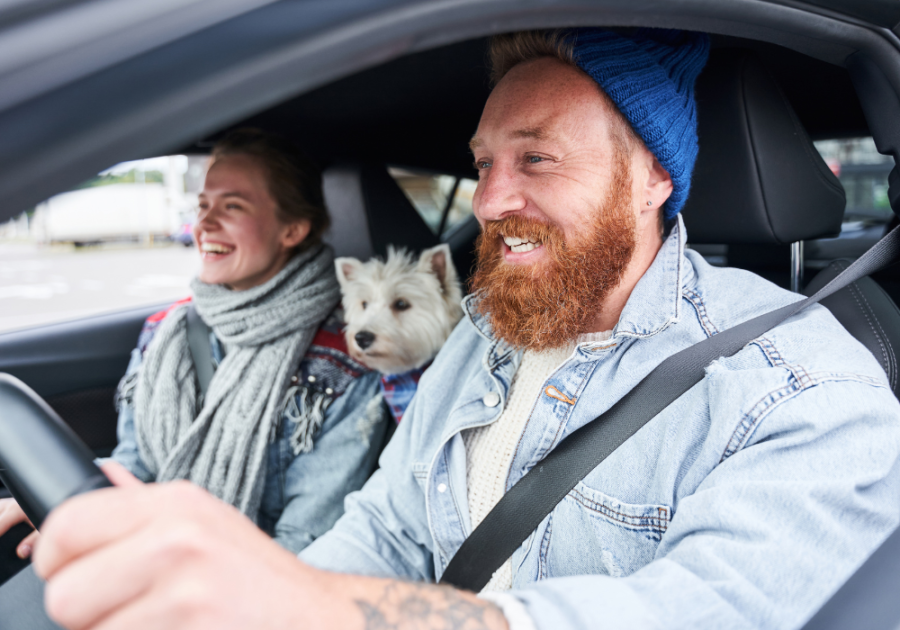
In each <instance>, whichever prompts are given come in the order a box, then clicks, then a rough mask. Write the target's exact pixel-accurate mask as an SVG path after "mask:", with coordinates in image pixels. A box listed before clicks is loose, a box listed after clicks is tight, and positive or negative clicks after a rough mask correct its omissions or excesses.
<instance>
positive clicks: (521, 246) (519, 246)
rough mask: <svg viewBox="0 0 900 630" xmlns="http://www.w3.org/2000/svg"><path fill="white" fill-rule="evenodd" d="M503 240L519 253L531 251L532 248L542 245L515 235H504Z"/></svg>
mask: <svg viewBox="0 0 900 630" xmlns="http://www.w3.org/2000/svg"><path fill="white" fill-rule="evenodd" d="M503 242H504V243H506V245H507V247H509V249H510V250H511V251H513V252H515V253H517V254H518V253H521V252H530V251H531V250H533V249H537V248H538V247H540V243H535V242H533V241H526V240H524V239H521V238H517V237H515V236H504V237H503Z"/></svg>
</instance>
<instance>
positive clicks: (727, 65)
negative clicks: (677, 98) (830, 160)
mask: <svg viewBox="0 0 900 630" xmlns="http://www.w3.org/2000/svg"><path fill="white" fill-rule="evenodd" d="M696 97H697V116H698V130H697V133H698V135H699V138H700V152H699V155H698V156H697V165H696V167H695V169H694V178H693V183H692V186H691V193H690V197H689V198H688V201H687V204H686V205H685V208H684V210H683V211H682V214H683V216H684V222H685V224H686V226H687V231H688V240H689V241H690V242H692V243H744V244H765V243H782V244H783V243H791V242H794V241H800V240H804V239H812V238H822V237H826V236H836V235H837V234H838V233H839V232H840V229H841V220H842V218H843V216H844V206H845V201H846V200H845V196H844V189H843V187H842V186H841V184H840V182H839V181H838V179H837V177H835V176H834V174H833V173H832V172H831V171H830V170H829V169H828V166H827V165H826V164H825V161H824V160H823V159H822V157H821V156H820V155H819V153H818V152H817V151H816V149H815V147H814V146H813V144H812V141H811V140H810V139H809V136H808V135H807V133H806V130H805V129H804V128H803V127H802V126H801V124H800V121H799V120H798V118H797V115H796V114H795V113H794V110H793V109H792V108H791V106H790V104H789V103H788V101H787V99H786V98H785V96H784V94H783V93H782V91H781V89H780V88H779V87H778V85H777V84H776V83H775V80H774V79H773V78H772V77H771V75H770V74H769V73H768V72H767V71H766V70H765V69H764V68H763V66H762V64H761V63H760V62H759V61H758V60H757V59H756V57H755V56H754V55H753V54H752V53H751V52H749V51H746V50H740V49H731V50H728V49H725V50H718V51H716V54H715V55H714V56H713V58H711V59H710V62H709V64H708V65H707V67H706V69H705V70H704V71H703V74H701V75H700V78H699V79H698V81H697V87H696Z"/></svg>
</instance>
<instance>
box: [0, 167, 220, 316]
mask: <svg viewBox="0 0 900 630" xmlns="http://www.w3.org/2000/svg"><path fill="white" fill-rule="evenodd" d="M206 162H207V158H206V157H205V156H186V155H171V156H164V157H159V158H152V159H147V160H139V161H134V162H125V163H122V164H117V165H115V166H113V167H111V168H109V169H107V170H105V171H103V172H102V173H99V174H98V175H97V176H96V177H93V178H91V179H89V180H88V181H86V182H83V183H82V184H80V185H78V186H76V187H75V188H74V189H72V190H69V191H67V192H63V193H60V194H58V195H54V196H53V197H51V198H50V199H47V200H45V201H43V202H41V203H39V204H37V206H35V207H34V208H30V209H28V210H26V211H25V212H22V213H21V214H19V215H18V216H16V217H14V218H12V219H11V220H10V221H8V222H6V223H3V224H0V332H5V331H9V330H14V329H20V328H26V327H31V326H37V325H41V324H49V323H53V322H58V321H64V320H69V319H77V318H79V317H84V316H89V315H96V314H99V313H104V312H112V311H116V310H123V309H127V308H132V307H139V306H145V305H151V304H160V305H163V304H166V303H170V302H172V301H174V300H177V299H180V298H182V297H185V296H187V295H188V294H189V283H190V281H191V278H193V276H194V275H195V274H196V272H197V269H198V258H197V254H196V252H195V251H194V249H193V247H192V246H193V237H192V235H191V230H192V227H193V222H194V217H195V215H196V207H197V194H198V193H199V191H200V189H201V187H202V185H203V178H204V175H205V172H206Z"/></svg>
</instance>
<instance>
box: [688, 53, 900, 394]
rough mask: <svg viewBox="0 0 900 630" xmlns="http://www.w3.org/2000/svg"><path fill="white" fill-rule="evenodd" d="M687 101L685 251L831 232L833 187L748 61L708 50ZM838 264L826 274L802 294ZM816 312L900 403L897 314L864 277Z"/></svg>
mask: <svg viewBox="0 0 900 630" xmlns="http://www.w3.org/2000/svg"><path fill="white" fill-rule="evenodd" d="M696 94H697V110H698V121H699V122H698V124H699V127H698V135H699V137H700V153H699V156H698V158H697V165H696V168H695V170H694V181H693V186H692V189H691V196H690V198H689V199H688V201H687V204H686V205H685V208H684V211H683V217H684V222H685V225H686V227H687V231H688V240H689V243H691V244H727V245H729V246H730V245H732V244H738V245H753V246H773V245H787V244H791V243H794V242H798V241H803V240H807V239H815V238H824V237H830V236H836V235H837V234H838V233H839V232H840V228H841V220H842V218H843V214H844V206H845V197H844V191H843V188H842V187H841V184H840V182H839V181H838V179H837V178H836V177H835V176H834V174H833V173H832V172H831V171H830V170H829V169H828V167H827V165H826V164H825V162H824V160H823V159H822V158H821V156H820V155H819V153H818V151H816V149H815V147H814V146H813V144H812V141H811V140H810V139H809V136H808V135H807V133H806V131H805V130H804V129H803V127H802V125H801V124H800V121H799V120H798V118H797V116H796V114H795V113H794V111H793V109H792V108H791V106H790V104H789V103H788V101H787V99H786V98H785V97H784V94H783V93H782V91H781V90H780V88H779V87H778V85H777V83H776V82H775V80H774V79H773V78H772V77H771V75H770V74H769V73H768V72H767V71H766V70H765V68H764V67H763V65H762V64H761V63H760V62H759V61H758V59H757V58H756V57H755V56H754V55H753V54H752V53H751V52H749V51H747V50H741V49H733V50H718V51H716V54H715V55H714V57H713V58H712V59H711V60H710V63H709V65H708V66H707V68H706V69H705V70H704V71H703V74H702V75H701V76H700V79H699V80H698V83H697V88H696ZM729 262H732V261H729ZM846 264H847V262H846V261H835V262H834V263H832V264H831V265H829V267H828V268H826V269H825V270H823V271H822V272H821V273H820V274H819V276H817V277H816V278H815V280H813V282H811V283H810V284H809V287H808V289H807V291H809V292H813V291H815V290H816V289H817V288H819V287H821V286H823V285H824V284H825V283H826V282H827V281H828V280H830V279H831V278H833V277H834V276H835V275H837V273H838V272H839V271H840V269H841V268H843V267H844V266H846ZM750 299H752V296H751V297H750ZM822 304H823V305H824V306H826V307H827V308H829V309H830V310H831V311H832V313H833V314H834V315H835V317H836V318H837V319H838V321H840V322H841V324H842V325H843V326H844V327H845V328H846V329H847V330H848V331H849V332H850V333H851V334H853V335H854V336H855V337H856V338H857V339H858V340H859V341H860V342H862V343H863V345H865V346H866V348H868V349H869V351H870V352H872V354H873V355H874V356H875V358H876V359H878V361H879V362H880V363H881V366H882V367H883V368H884V370H885V373H886V374H887V375H888V378H889V380H890V383H891V387H892V388H893V391H894V394H895V395H897V394H900V392H898V382H897V381H898V378H897V371H898V368H897V356H896V353H895V349H896V348H900V310H898V309H897V306H896V305H895V304H894V302H893V301H892V300H891V298H890V297H889V296H888V295H887V294H886V293H885V292H884V291H883V290H882V289H881V287H879V286H878V285H877V283H875V282H874V281H873V280H872V279H870V278H864V279H863V280H860V281H859V282H855V283H853V284H852V285H850V286H848V287H846V288H845V289H843V290H841V291H839V292H838V293H835V294H834V295H832V296H831V297H829V298H827V299H825V300H823V301H822Z"/></svg>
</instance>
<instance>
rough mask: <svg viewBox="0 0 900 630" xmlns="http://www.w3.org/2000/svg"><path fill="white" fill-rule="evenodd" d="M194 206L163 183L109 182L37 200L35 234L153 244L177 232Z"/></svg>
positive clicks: (42, 238) (46, 239)
mask: <svg viewBox="0 0 900 630" xmlns="http://www.w3.org/2000/svg"><path fill="white" fill-rule="evenodd" d="M189 210H190V206H189V204H188V202H187V200H186V198H185V195H183V194H177V193H176V194H173V191H172V189H171V188H167V187H166V186H164V185H163V184H160V183H142V184H132V183H123V184H109V185H106V186H96V187H93V188H83V189H80V190H73V191H70V192H65V193H62V194H59V195H56V196H54V197H51V198H50V199H48V200H47V201H44V202H43V203H40V204H38V206H37V207H36V208H35V210H34V216H33V218H32V223H31V226H32V235H33V236H34V238H35V240H36V241H37V242H38V243H45V244H50V243H75V244H76V245H81V244H87V243H97V242H102V241H116V240H139V241H141V240H142V241H146V242H150V241H152V240H153V239H154V238H160V237H162V238H169V237H170V236H171V235H174V234H177V233H178V231H179V229H180V228H181V225H182V223H183V216H184V215H185V213H186V212H188V211H189Z"/></svg>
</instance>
